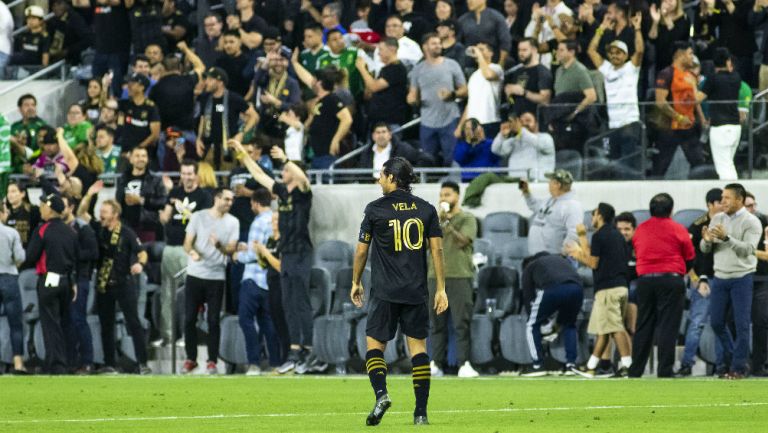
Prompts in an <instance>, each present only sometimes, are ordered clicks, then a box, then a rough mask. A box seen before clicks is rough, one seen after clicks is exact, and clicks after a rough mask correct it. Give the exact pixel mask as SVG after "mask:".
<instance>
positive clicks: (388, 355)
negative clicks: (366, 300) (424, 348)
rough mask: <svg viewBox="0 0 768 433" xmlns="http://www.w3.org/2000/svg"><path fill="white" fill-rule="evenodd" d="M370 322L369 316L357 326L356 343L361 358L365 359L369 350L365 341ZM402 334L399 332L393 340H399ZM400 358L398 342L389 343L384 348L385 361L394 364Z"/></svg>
mask: <svg viewBox="0 0 768 433" xmlns="http://www.w3.org/2000/svg"><path fill="white" fill-rule="evenodd" d="M367 324H368V320H367V318H363V319H361V320H360V321H359V322H357V325H356V326H355V344H356V345H357V353H358V354H360V358H362V359H365V353H366V352H367V348H368V344H367V343H366V341H365V327H366V325H367ZM400 335H401V334H400V333H399V332H398V334H397V335H395V338H393V339H392V340H391V341H392V342H395V341H397V339H398V337H399V336H400ZM398 359H400V356H399V355H398V353H397V344H394V343H392V344H387V348H386V349H384V361H386V362H387V364H393V363H395V362H397V360H398Z"/></svg>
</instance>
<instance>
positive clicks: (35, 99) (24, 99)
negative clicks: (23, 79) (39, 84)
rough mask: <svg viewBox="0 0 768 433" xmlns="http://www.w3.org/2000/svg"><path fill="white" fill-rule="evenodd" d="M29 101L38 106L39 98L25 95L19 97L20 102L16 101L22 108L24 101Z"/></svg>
mask: <svg viewBox="0 0 768 433" xmlns="http://www.w3.org/2000/svg"><path fill="white" fill-rule="evenodd" d="M27 99H31V100H32V102H34V103H35V105H37V98H35V95H33V94H31V93H25V94H23V95H21V96H19V100H18V101H16V106H17V107H19V108H21V104H23V103H24V101H26V100H27Z"/></svg>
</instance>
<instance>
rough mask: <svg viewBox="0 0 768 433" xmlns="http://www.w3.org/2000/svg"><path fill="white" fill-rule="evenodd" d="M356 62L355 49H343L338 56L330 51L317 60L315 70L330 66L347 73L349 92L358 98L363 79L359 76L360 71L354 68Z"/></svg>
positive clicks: (361, 90)
mask: <svg viewBox="0 0 768 433" xmlns="http://www.w3.org/2000/svg"><path fill="white" fill-rule="evenodd" d="M356 61H357V49H356V48H345V49H344V51H342V52H341V53H339V54H333V53H332V52H330V51H326V52H325V53H323V55H321V56H320V58H318V59H317V69H323V68H327V67H328V66H331V65H333V66H336V67H337V68H339V69H344V70H345V71H347V79H348V83H349V91H350V92H352V94H353V95H355V96H358V95H360V94H361V93H362V92H363V78H362V77H361V76H360V71H358V70H357V67H356V66H355V62H356Z"/></svg>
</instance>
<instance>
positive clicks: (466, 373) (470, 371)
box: [459, 361, 480, 378]
mask: <svg viewBox="0 0 768 433" xmlns="http://www.w3.org/2000/svg"><path fill="white" fill-rule="evenodd" d="M478 376H480V373H478V372H477V370H475V369H474V368H472V364H470V363H469V361H467V362H465V363H464V365H462V366H461V368H459V377H463V378H470V377H478Z"/></svg>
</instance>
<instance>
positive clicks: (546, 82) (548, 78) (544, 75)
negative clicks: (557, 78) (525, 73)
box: [538, 66, 552, 91]
mask: <svg viewBox="0 0 768 433" xmlns="http://www.w3.org/2000/svg"><path fill="white" fill-rule="evenodd" d="M538 69H539V73H538V75H539V91H541V90H552V72H550V70H549V69H547V68H545V67H543V66H541V67H540V68H538Z"/></svg>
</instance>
